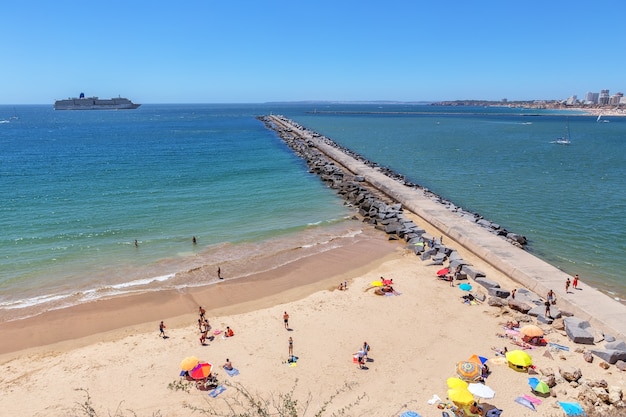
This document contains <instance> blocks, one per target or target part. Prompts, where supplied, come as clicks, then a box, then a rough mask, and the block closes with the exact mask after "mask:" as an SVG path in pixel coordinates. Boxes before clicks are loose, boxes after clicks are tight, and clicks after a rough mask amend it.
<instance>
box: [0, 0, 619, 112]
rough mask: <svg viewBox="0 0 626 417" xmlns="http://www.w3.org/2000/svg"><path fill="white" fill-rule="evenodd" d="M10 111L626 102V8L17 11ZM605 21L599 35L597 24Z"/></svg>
mask: <svg viewBox="0 0 626 417" xmlns="http://www.w3.org/2000/svg"><path fill="white" fill-rule="evenodd" d="M2 13H3V18H4V19H3V24H2V25H0V35H2V37H3V39H6V40H10V41H8V42H5V43H4V45H3V65H2V66H0V104H51V103H53V102H54V100H56V99H64V98H68V97H73V96H78V95H79V94H80V93H81V92H84V93H85V94H86V95H87V96H98V97H101V98H110V97H118V96H123V97H128V98H130V99H131V100H133V101H134V102H137V103H143V104H147V103H262V102H274V101H311V100H318V101H323V100H326V101H376V100H378V101H384V100H388V101H405V102H411V101H413V102H415V101H431V102H432V101H441V100H456V99H477V100H493V101H495V100H501V99H502V98H504V97H506V98H508V99H509V100H512V101H514V100H555V99H556V100H567V99H568V98H571V97H572V92H573V91H577V90H578V89H579V88H580V87H581V86H586V90H585V91H584V92H580V93H577V94H576V95H577V96H578V97H584V95H585V94H586V93H587V92H588V91H591V92H600V91H601V90H602V89H606V88H607V87H609V88H610V89H611V90H612V91H616V92H619V91H625V90H626V77H624V76H623V68H625V67H626V56H625V55H624V54H622V53H619V51H621V50H622V49H623V48H622V46H621V39H622V38H623V36H622V25H621V24H619V23H620V21H619V20H617V19H622V18H621V17H622V16H625V15H626V3H624V2H621V1H616V0H607V1H604V2H601V3H599V4H596V5H593V7H590V5H589V3H588V2H582V1H573V2H568V4H567V7H563V5H562V4H557V3H552V2H541V3H540V2H536V1H530V2H525V3H523V4H521V3H520V4H516V3H506V2H505V3H503V2H499V1H495V0H485V1H483V2H479V3H467V2H460V1H459V2H455V1H450V2H409V1H400V2H394V3H392V4H383V3H380V2H372V1H367V0H365V1H363V0H362V1H359V2H357V1H353V0H346V1H342V2H331V1H328V0H318V1H315V2H312V1H311V2H306V1H305V2H295V3H294V2H287V1H284V0H275V1H272V2H256V1H251V0H242V1H240V2H236V3H232V2H217V1H211V0H190V1H188V2H185V3H184V4H175V3H171V2H160V1H156V2H155V1H151V2H148V1H145V0H137V1H133V2H123V1H120V0H110V1H108V2H106V3H101V2H95V3H94V2H91V3H85V2H79V1H76V0H68V1H64V2H49V1H44V0H24V1H22V2H9V3H7V4H5V5H3V9H2ZM591 22H594V23H593V24H592V23H591Z"/></svg>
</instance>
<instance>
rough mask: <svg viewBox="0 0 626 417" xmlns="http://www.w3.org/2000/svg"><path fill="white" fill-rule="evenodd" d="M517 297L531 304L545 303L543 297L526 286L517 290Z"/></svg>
mask: <svg viewBox="0 0 626 417" xmlns="http://www.w3.org/2000/svg"><path fill="white" fill-rule="evenodd" d="M515 298H516V299H518V300H520V301H524V302H526V303H529V304H531V303H532V304H535V305H543V300H542V299H541V297H539V296H538V295H537V294H535V293H534V292H532V291H530V290H527V289H526V288H518V289H517V291H516V292H515Z"/></svg>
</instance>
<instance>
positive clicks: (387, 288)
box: [382, 285, 399, 295]
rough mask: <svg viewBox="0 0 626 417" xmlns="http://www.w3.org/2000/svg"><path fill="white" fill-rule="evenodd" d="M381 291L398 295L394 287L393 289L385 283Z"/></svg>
mask: <svg viewBox="0 0 626 417" xmlns="http://www.w3.org/2000/svg"><path fill="white" fill-rule="evenodd" d="M382 291H383V292H384V293H387V294H393V295H398V294H399V293H398V291H396V290H394V289H393V287H392V286H391V285H385V286H384V287H383V288H382Z"/></svg>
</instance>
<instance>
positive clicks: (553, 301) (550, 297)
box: [548, 290, 556, 304]
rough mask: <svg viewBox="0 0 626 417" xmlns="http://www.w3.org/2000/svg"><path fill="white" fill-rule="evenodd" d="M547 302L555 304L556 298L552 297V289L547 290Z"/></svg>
mask: <svg viewBox="0 0 626 417" xmlns="http://www.w3.org/2000/svg"><path fill="white" fill-rule="evenodd" d="M548 302H549V303H550V304H556V300H555V298H554V291H552V290H550V291H548Z"/></svg>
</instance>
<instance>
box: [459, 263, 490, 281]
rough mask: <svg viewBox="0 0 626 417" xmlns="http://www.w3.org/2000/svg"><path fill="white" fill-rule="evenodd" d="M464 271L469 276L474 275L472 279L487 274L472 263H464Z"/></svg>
mask: <svg viewBox="0 0 626 417" xmlns="http://www.w3.org/2000/svg"><path fill="white" fill-rule="evenodd" d="M462 271H463V272H465V273H466V274H467V275H468V276H470V277H472V279H476V278H478V277H485V276H486V275H485V273H484V272H481V271H479V270H477V269H476V268H474V267H473V266H471V265H463V268H462Z"/></svg>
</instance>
